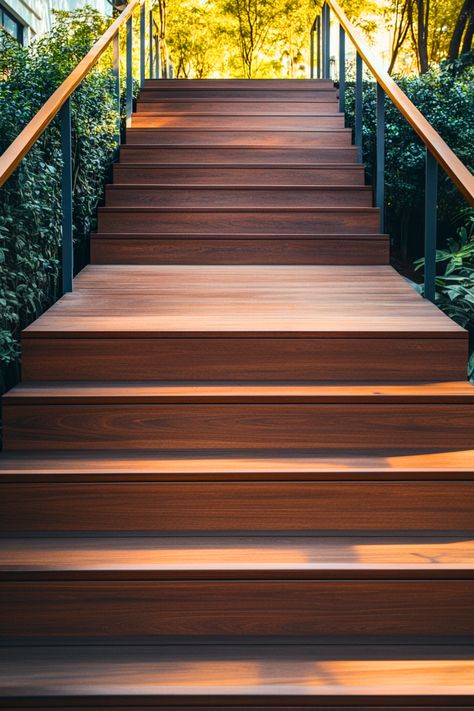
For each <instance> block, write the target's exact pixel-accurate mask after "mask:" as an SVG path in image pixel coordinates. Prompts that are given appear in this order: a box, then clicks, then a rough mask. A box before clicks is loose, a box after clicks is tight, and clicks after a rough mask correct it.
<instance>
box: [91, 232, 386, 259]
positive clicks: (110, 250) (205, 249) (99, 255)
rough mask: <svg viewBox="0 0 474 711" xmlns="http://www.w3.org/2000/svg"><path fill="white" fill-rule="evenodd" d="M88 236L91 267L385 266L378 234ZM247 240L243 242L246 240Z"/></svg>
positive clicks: (383, 241)
mask: <svg viewBox="0 0 474 711" xmlns="http://www.w3.org/2000/svg"><path fill="white" fill-rule="evenodd" d="M216 237H218V235H201V236H198V237H192V236H191V237H189V238H188V239H186V236H185V235H179V234H178V235H137V234H116V235H114V234H105V235H104V234H93V235H91V242H90V245H91V263H92V264H241V265H249V264H260V265H262V264H301V263H304V264H325V265H328V264H337V265H341V264H354V265H362V264H364V265H367V264H388V261H389V248H390V242H389V238H388V237H386V236H384V235H381V236H380V237H379V236H377V235H371V236H369V235H343V236H342V237H341V238H338V237H337V236H336V235H328V236H326V237H324V236H322V235H316V236H314V237H312V236H310V235H307V236H304V237H303V238H302V239H298V237H297V236H296V235H292V236H286V237H278V236H275V237H272V236H267V235H265V237H264V238H263V239H262V238H260V237H258V236H257V237H255V236H250V238H248V235H247V236H245V235H244V236H242V235H227V237H219V238H218V239H216ZM246 237H247V238H246Z"/></svg>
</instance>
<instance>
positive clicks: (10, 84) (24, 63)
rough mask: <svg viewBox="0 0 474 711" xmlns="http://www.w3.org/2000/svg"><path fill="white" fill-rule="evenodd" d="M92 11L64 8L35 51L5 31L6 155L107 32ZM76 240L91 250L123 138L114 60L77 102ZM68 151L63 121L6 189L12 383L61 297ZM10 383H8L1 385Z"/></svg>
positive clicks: (1, 357) (102, 66) (3, 211)
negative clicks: (27, 338)
mask: <svg viewBox="0 0 474 711" xmlns="http://www.w3.org/2000/svg"><path fill="white" fill-rule="evenodd" d="M107 23H108V20H106V19H104V18H103V17H102V16H101V15H100V13H98V12H97V11H95V10H94V9H92V8H91V7H88V6H86V7H84V8H81V9H79V10H76V11H74V12H56V13H55V22H54V25H53V28H52V29H51V31H50V32H49V33H48V34H46V35H44V36H43V37H41V38H40V39H39V40H38V41H36V42H35V43H34V44H33V45H32V46H30V47H28V48H24V47H20V46H19V45H18V44H17V43H16V42H15V41H14V40H12V39H11V38H9V37H8V35H6V34H5V33H4V34H2V35H1V37H0V41H1V43H2V51H1V52H0V105H1V106H2V111H1V113H0V152H3V151H4V150H5V149H6V148H7V147H8V146H9V145H10V143H11V142H12V141H13V140H14V138H15V137H16V136H17V135H18V133H19V132H20V131H21V129H22V128H23V127H24V126H25V125H26V124H27V123H28V121H29V120H30V119H31V118H32V117H33V116H34V114H35V113H36V112H37V111H38V110H39V109H40V108H41V106H42V105H43V103H44V102H45V100H46V99H47V98H48V97H49V96H50V95H51V94H52V92H53V91H54V90H55V89H56V88H57V87H58V86H59V84H60V83H61V82H62V81H63V80H64V79H65V78H66V77H67V76H68V74H69V73H70V72H71V71H72V70H73V68H74V67H75V66H76V64H77V63H78V62H79V61H80V59H82V57H83V56H84V55H85V54H86V53H87V51H88V50H89V49H90V47H91V46H92V44H93V43H94V42H95V41H96V40H97V39H98V38H99V37H100V35H101V34H102V33H103V32H104V30H105V29H106V26H107ZM71 108H72V141H73V189H74V194H73V210H74V242H75V250H76V254H77V255H78V256H79V258H78V262H79V264H80V263H81V262H82V263H84V258H82V259H81V256H80V254H81V252H84V251H85V250H84V247H85V245H87V238H88V236H89V233H90V230H91V228H92V227H93V226H94V219H95V218H94V215H95V210H96V207H97V204H98V202H99V201H100V199H101V197H102V192H103V185H104V182H105V178H106V176H107V172H108V170H109V165H110V162H111V158H112V154H113V150H114V148H115V141H116V131H117V129H116V116H117V114H116V110H115V96H114V90H113V80H112V75H111V72H110V62H109V61H108V58H107V57H106V58H105V59H103V60H101V61H100V63H99V64H98V65H97V67H96V68H95V69H94V70H93V71H92V72H90V74H89V75H88V76H87V77H86V78H85V79H84V80H83V82H82V83H81V85H80V86H79V87H78V89H76V91H75V92H74V94H73V96H72V99H71ZM61 168H62V161H61V152H60V136H59V127H58V121H57V119H55V120H54V121H53V123H52V124H51V125H50V126H49V127H48V128H47V129H46V131H45V133H44V134H43V136H42V137H41V138H40V139H39V140H38V141H37V143H36V144H35V145H34V147H33V148H32V149H31V150H30V152H29V153H28V155H27V156H26V157H25V158H24V160H23V161H22V163H21V165H20V167H19V168H18V169H17V170H16V172H15V173H14V174H13V175H12V176H11V177H10V179H9V180H8V181H7V183H6V184H5V185H4V186H3V188H1V189H0V307H1V308H0V313H1V316H0V369H1V374H2V381H3V389H4V388H5V387H6V385H7V384H11V382H12V381H13V379H14V378H15V377H16V375H17V373H16V371H17V359H18V355H19V334H20V331H21V329H22V328H24V327H25V326H26V325H27V324H28V323H30V322H31V321H32V320H34V318H36V317H37V316H38V315H39V314H40V313H41V312H42V311H44V309H45V308H47V307H48V306H49V305H51V303H52V302H54V300H55V299H56V298H57V297H58V295H59V294H58V288H59V287H58V283H59V256H60V254H59V251H60V249H59V245H60V239H61V190H60V183H61ZM0 387H2V383H0Z"/></svg>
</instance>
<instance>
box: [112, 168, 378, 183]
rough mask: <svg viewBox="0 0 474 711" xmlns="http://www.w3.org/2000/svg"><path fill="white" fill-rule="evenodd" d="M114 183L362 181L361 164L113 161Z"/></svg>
mask: <svg viewBox="0 0 474 711" xmlns="http://www.w3.org/2000/svg"><path fill="white" fill-rule="evenodd" d="M113 174H114V183H122V184H128V185H141V184H145V185H147V184H153V183H155V184H156V183H161V184H168V185H170V184H183V185H188V186H189V185H194V184H196V185H205V184H208V185H216V184H217V185H218V184H222V185H239V184H240V185H279V184H280V185H292V184H294V185H318V184H319V185H321V184H325V185H363V184H364V171H363V168H362V166H359V165H357V164H353V163H347V164H345V165H338V164H329V165H317V164H316V165H307V166H301V165H297V164H296V165H293V166H291V165H288V166H285V165H283V166H282V165H279V164H274V165H271V164H270V165H266V166H263V165H262V166H258V165H252V164H245V163H243V164H241V165H239V164H234V165H226V164H218V163H217V164H213V163H208V164H201V165H197V166H196V165H193V164H183V165H175V164H170V163H168V164H159V163H157V164H146V163H145V164H143V163H114V165H113Z"/></svg>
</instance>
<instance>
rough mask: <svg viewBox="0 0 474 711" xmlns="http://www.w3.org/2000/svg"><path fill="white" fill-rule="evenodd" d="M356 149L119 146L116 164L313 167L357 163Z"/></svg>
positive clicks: (348, 147) (350, 147) (354, 147)
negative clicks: (273, 164)
mask: <svg viewBox="0 0 474 711" xmlns="http://www.w3.org/2000/svg"><path fill="white" fill-rule="evenodd" d="M357 157H358V154H357V146H347V147H345V148H341V147H338V148H334V147H330V146H329V147H326V146H324V147H322V146H321V147H318V148H310V147H303V148H294V147H290V146H280V147H277V148H274V147H268V146H234V145H233V146H217V145H206V146H196V145H189V144H188V145H166V144H164V143H163V142H161V143H160V144H159V145H158V144H154V145H144V146H139V145H127V144H125V145H122V146H121V147H120V163H121V164H123V163H142V164H148V163H154V164H156V163H172V164H174V165H180V164H186V165H187V164H189V163H193V164H194V165H196V164H200V165H205V164H206V163H226V164H230V165H234V164H235V163H239V164H242V163H245V164H253V165H261V164H268V163H276V164H280V165H281V164H283V165H289V166H293V165H299V166H303V165H308V164H309V165H314V164H315V163H323V164H327V163H331V164H333V163H344V164H345V163H357Z"/></svg>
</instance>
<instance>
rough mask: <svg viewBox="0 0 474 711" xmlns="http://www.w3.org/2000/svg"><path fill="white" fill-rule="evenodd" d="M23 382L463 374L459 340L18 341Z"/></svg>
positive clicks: (55, 338) (394, 377)
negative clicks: (131, 378)
mask: <svg viewBox="0 0 474 711" xmlns="http://www.w3.org/2000/svg"><path fill="white" fill-rule="evenodd" d="M22 353H23V357H22V377H23V381H24V382H27V381H47V380H55V381H61V380H65V381H67V380H75V381H80V380H85V381H94V380H107V379H110V380H128V379H129V378H130V373H133V375H134V377H135V378H137V379H138V380H146V379H147V378H153V379H156V380H189V381H191V380H192V381H200V380H226V379H235V380H250V381H256V380H261V381H266V380H269V381H272V380H287V379H292V380H293V381H294V382H298V381H305V380H319V381H322V380H324V381H326V382H330V381H341V380H342V381H343V380H345V379H348V380H350V381H359V380H360V381H367V380H369V379H372V381H373V382H378V381H380V382H383V381H385V382H387V381H390V382H396V381H397V380H398V381H406V380H407V378H408V379H411V378H412V379H414V380H421V379H422V378H428V379H429V380H433V381H437V380H444V378H446V377H450V378H452V379H459V380H461V379H462V378H463V377H464V375H465V372H466V344H465V343H464V342H463V340H461V339H457V338H453V339H446V338H439V339H428V338H423V339H419V340H414V339H407V338H399V339H394V338H382V337H381V338H370V339H369V338H361V339H357V338H353V339H351V342H350V346H348V343H347V340H345V339H343V338H334V339H330V338H320V339H318V338H315V339H303V338H300V339H290V338H286V339H283V338H280V339H275V338H262V339H257V338H227V339H224V338H188V339H185V338H177V339H173V338H163V339H160V338H156V337H155V338H153V337H151V338H107V337H102V338H87V337H83V338H64V337H61V335H60V333H58V334H56V335H54V336H53V335H52V336H51V337H50V338H27V337H24V338H23V342H22Z"/></svg>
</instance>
